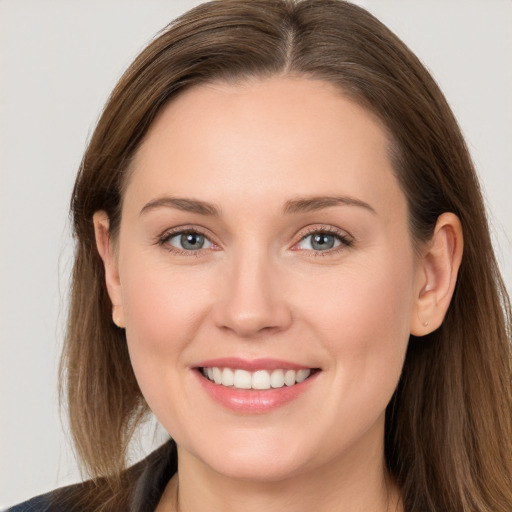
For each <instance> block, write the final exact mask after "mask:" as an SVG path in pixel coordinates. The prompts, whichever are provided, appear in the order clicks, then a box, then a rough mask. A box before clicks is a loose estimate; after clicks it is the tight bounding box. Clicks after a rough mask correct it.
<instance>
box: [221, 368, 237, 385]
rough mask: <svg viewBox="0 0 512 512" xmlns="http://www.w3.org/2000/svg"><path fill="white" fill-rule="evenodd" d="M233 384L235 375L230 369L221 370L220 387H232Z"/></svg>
mask: <svg viewBox="0 0 512 512" xmlns="http://www.w3.org/2000/svg"><path fill="white" fill-rule="evenodd" d="M234 383H235V374H234V373H233V370H232V369H231V368H224V370H222V385H223V386H232V385H233V384H234Z"/></svg>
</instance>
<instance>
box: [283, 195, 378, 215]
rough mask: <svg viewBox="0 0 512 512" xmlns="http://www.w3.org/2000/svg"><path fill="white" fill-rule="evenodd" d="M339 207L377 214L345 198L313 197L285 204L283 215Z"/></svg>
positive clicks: (369, 208) (369, 207)
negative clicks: (350, 207)
mask: <svg viewBox="0 0 512 512" xmlns="http://www.w3.org/2000/svg"><path fill="white" fill-rule="evenodd" d="M339 205H344V206H357V207H360V208H364V209H365V210H368V211H369V212H371V213H373V214H374V215H377V212H376V211H375V210H374V209H373V208H372V207H371V206H370V205H369V204H368V203H365V202H364V201H361V200H360V199H356V198H353V197H347V196H313V197H304V198H299V199H294V200H292V201H287V202H286V203H285V206H284V213H289V214H292V213H301V212H314V211H317V210H322V209H324V208H329V207H331V206H339Z"/></svg>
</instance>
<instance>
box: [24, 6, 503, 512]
mask: <svg viewBox="0 0 512 512" xmlns="http://www.w3.org/2000/svg"><path fill="white" fill-rule="evenodd" d="M255 41H257V42H258V44H257V45H255V44H254V42H255ZM72 212H73V218H74V228H75V234H76V239H77V253H76V261H75V268H74V275H73V295H72V304H71V311H70V321H69V331H68V337H67V344H66V347H65V352H64V355H63V366H62V368H63V378H64V379H65V383H66V391H67V396H68V401H69V410H70V418H71V427H72V431H73V435H74V439H75V444H76V447H77V450H78V453H79V455H80V457H81V459H82V460H83V462H84V464H85V466H86V468H87V469H88V470H89V472H90V474H91V476H92V477H93V480H91V481H89V482H87V483H85V484H82V485H80V486H73V487H71V488H66V489H64V490H60V491H55V492H54V493H51V494H50V495H46V496H44V497H40V498H36V499H35V501H33V502H32V503H31V504H30V505H21V506H20V508H16V507H15V508H14V510H24V509H26V510H29V508H27V507H28V506H33V507H34V508H35V509H36V510H37V509H40V510H46V509H50V510H51V509H54V510H159V511H160V510H181V511H188V510H198V509H205V508H206V509H208V510H217V509H219V510H238V509H240V508H241V507H244V509H249V510H251V509H256V507H257V508H258V509H264V510H274V509H276V510H277V509H279V510H309V509H318V510H325V511H330V510H340V509H342V510H345V511H350V510H375V511H388V510H404V511H418V510H421V511H434V510H436V511H439V510H443V511H452V510H453V511H460V510H471V511H484V510H485V511H489V510H492V511H509V510H510V509H511V505H512V497H511V496H510V490H509V489H510V488H511V486H510V483H511V482H510V480H511V467H510V466H511V461H510V453H511V450H510V439H511V432H510V364H509V358H510V354H509V339H508V337H507V336H508V335H509V333H510V307H509V303H508V297H507V294H506V292H505V289H504V287H503V284H502V281H501V278H500V276H499V272H498V269H497V266H496V263H495V259H494V255H493V252H492V247H491V243H490V237H489V231H488V226H487V221H486V218H485V212H484V209H483V206H482V199H481V196H480V192H479V187H478V181H477V178H476V175H475V172H474V169H473V166H472V163H471V161H470V158H469V155H468V152H467V149H466V147H465V145H464V142H463V139H462V137H461V134H460V131H459V129H458V127H457V124H456V122H455V120H454V118H453V115H452V114H451V111H450V109H449V107H448V105H447V104H446V101H445V100H444V98H443V96H442V94H441V92H440V91H439V89H438V88H437V86H436V85H435V83H434V82H433V80H432V78H431V77H430V76H429V74H428V73H427V72H426V70H425V69H424V68H423V67H422V65H421V64H420V63H419V62H418V61H417V59H416V58H415V57H414V56H413V55H412V54H411V52H410V51H409V50H408V49H407V48H406V47H405V46H404V45H403V44H402V43H401V42H400V41H399V40H398V39H397V38H396V37H395V36H394V35H393V34H391V33H390V32H389V31H388V30H387V29H386V28H385V27H384V26H382V24H380V23H379V22H378V21H377V20H375V19H374V18H373V17H372V16H371V15H369V14H368V13H366V12H365V11H364V10H362V9H361V8H358V7H356V6H353V5H351V4H348V3H344V2H338V1H331V0H318V1H315V0H313V1H303V2H286V1H282V2H281V1H279V2H278V1H272V2H271V1H259V0H257V1H253V2H242V1H224V2H214V3H210V4H204V5H202V6H199V7H198V8H196V9H194V10H192V11H190V12H189V13H187V14H186V15H184V16H183V17H181V18H180V19H179V20H177V21H176V22H175V23H174V24H171V26H170V27H169V28H168V29H167V30H165V31H164V32H163V33H162V34H161V35H160V36H159V37H158V39H156V40H155V41H154V42H153V43H152V44H151V45H150V46H149V47H148V48H147V49H146V50H144V51H143V52H142V54H141V55H140V56H139V57H138V58H137V59H136V60H135V62H134V63H133V64H132V66H131V67H130V68H129V69H128V71H127V72H126V73H125V75H124V76H123V77H122V79H121V80H120V82H119V83H118V85H117V86H116V88H115V89H114V92H113V93H112V96H111V98H110V99H109V101H108V103H107V106H106V108H105V111H104V113H103V115H102V117H101V119H100V121H99V123H98V126H97V128H96V130H95V132H94V134H93V136H92V139H91V142H90V144H89V147H88V149H87V151H86V154H85V155H84V159H83V162H82V165H81V169H80V171H79V175H78V177H77V181H76V185H75V190H74V194H73V199H72ZM463 247H464V249H463ZM149 410H151V411H152V412H153V413H154V414H155V415H156V417H157V418H158V420H159V421H160V423H161V424H162V425H163V426H164V428H165V429H166V430H167V431H168V432H169V434H170V436H171V437H172V439H173V441H169V442H168V443H167V444H166V445H164V446H163V447H162V448H161V449H160V450H158V451H157V452H155V453H154V454H152V455H150V456H149V458H148V459H146V460H145V461H143V462H142V463H139V464H138V465H136V466H134V467H133V468H130V469H129V470H124V459H125V454H126V449H127V446H128V444H129V441H130V438H131V436H132V434H133V432H134V431H135V430H136V428H137V425H138V424H140V422H141V420H142V419H143V418H144V417H145V416H146V414H147V413H148V411H149ZM178 461H179V463H178ZM37 507H39V508H37Z"/></svg>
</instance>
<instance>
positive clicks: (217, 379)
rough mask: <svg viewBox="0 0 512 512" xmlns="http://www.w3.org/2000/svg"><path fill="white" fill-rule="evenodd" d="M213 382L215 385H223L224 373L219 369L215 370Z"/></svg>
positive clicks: (215, 368)
mask: <svg viewBox="0 0 512 512" xmlns="http://www.w3.org/2000/svg"><path fill="white" fill-rule="evenodd" d="M213 381H214V382H215V384H222V372H221V371H220V369H219V368H217V367H214V368H213Z"/></svg>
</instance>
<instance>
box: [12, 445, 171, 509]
mask: <svg viewBox="0 0 512 512" xmlns="http://www.w3.org/2000/svg"><path fill="white" fill-rule="evenodd" d="M176 470H177V453H176V445H175V443H174V442H173V441H169V442H168V443H166V444H164V445H163V446H161V447H160V448H159V449H158V450H156V451H154V452H153V453H151V454H150V455H149V456H148V457H147V458H145V459H143V460H142V461H140V462H138V463H137V464H135V465H134V466H132V467H130V468H128V469H127V470H126V471H125V473H124V474H123V478H126V479H127V481H128V482H130V491H129V493H128V505H127V509H128V511H140V510H154V509H155V508H156V506H157V504H158V502H159V500H160V497H161V495H162V493H163V491H164V489H165V486H166V485H167V482H168V481H169V479H170V478H171V477H172V475H173V474H174V473H175V472H176ZM104 487H105V486H103V485H102V483H101V481H99V482H92V481H87V482H82V483H79V484H75V485H70V486H67V487H62V488H60V489H56V490H54V491H51V492H49V493H46V494H42V495H40V496H36V497H35V498H32V499H30V500H28V501H24V502H23V503H20V504H18V505H14V506H13V507H11V508H9V509H7V510H6V511H5V512H84V511H86V510H97V507H98V500H96V499H92V500H91V498H92V495H95V498H98V496H99V495H100V494H101V498H100V499H101V501H103V499H104V500H105V501H110V500H109V498H112V497H113V496H112V495H111V494H110V496H109V495H108V492H105V491H106V490H108V487H107V488H104ZM99 491H102V492H99ZM91 493H92V494H91ZM91 501H94V502H96V503H95V504H94V505H93V504H92V502H91ZM105 501H103V505H104V504H105ZM103 509H104V508H103V507H102V510H103ZM105 510H110V508H108V507H107V508H106V509H105Z"/></svg>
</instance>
